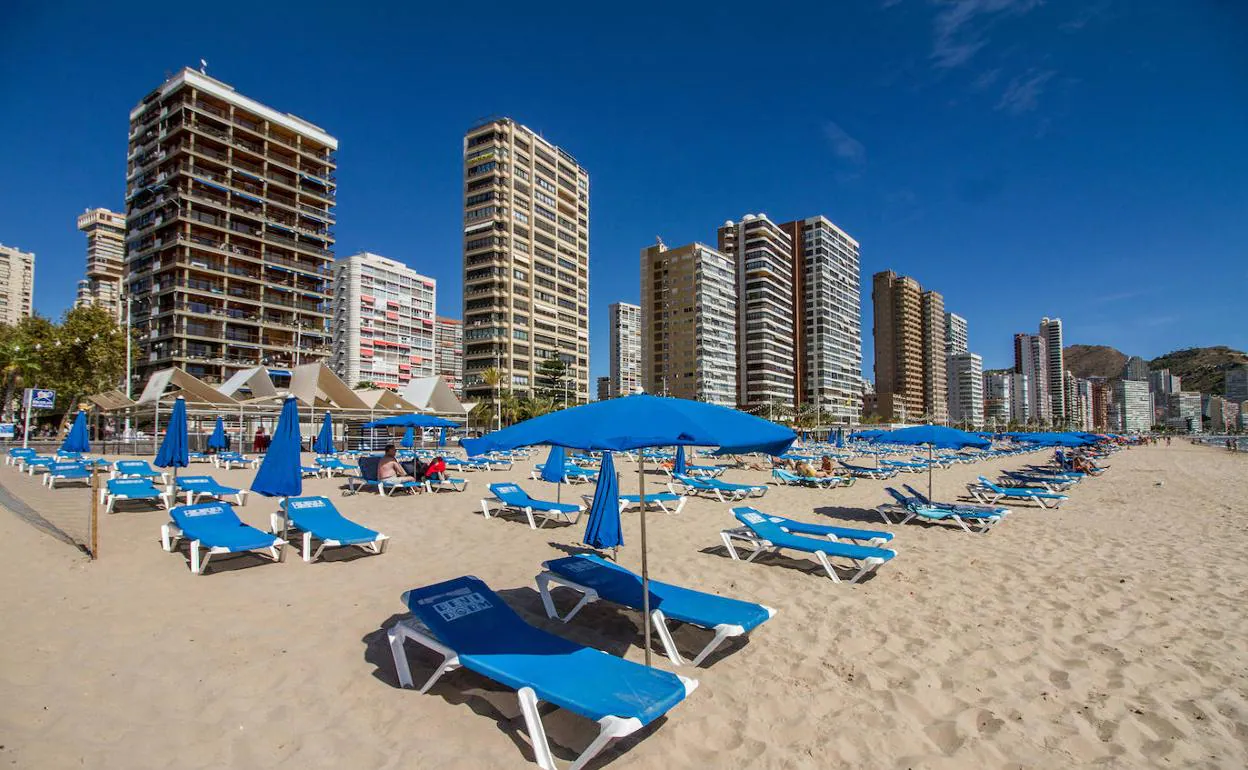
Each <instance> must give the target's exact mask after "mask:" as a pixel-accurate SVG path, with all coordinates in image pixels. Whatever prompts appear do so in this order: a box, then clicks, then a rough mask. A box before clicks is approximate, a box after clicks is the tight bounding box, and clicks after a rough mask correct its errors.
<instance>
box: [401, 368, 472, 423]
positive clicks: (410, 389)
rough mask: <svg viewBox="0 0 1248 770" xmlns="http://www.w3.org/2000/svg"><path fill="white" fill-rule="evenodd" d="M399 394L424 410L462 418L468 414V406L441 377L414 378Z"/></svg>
mask: <svg viewBox="0 0 1248 770" xmlns="http://www.w3.org/2000/svg"><path fill="white" fill-rule="evenodd" d="M399 395H401V396H402V397H403V398H404V400H406V401H409V402H410V403H412V404H415V405H416V408H417V409H419V410H421V411H423V412H434V413H436V414H444V415H447V416H450V417H460V418H462V417H463V416H464V415H466V414H468V407H466V406H464V404H463V402H461V401H460V400H459V399H458V398H456V397H455V392H454V391H452V390H451V386H450V385H447V384H446V381H445V380H443V379H442V378H441V377H421V378H420V379H416V380H412V381H411V382H409V383H407V385H406V387H404V388H403V389H402V390H400V391H399Z"/></svg>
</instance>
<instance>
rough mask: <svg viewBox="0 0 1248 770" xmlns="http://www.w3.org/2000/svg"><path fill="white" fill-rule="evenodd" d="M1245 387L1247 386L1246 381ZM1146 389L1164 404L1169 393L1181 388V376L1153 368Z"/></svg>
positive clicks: (1176, 391)
mask: <svg viewBox="0 0 1248 770" xmlns="http://www.w3.org/2000/svg"><path fill="white" fill-rule="evenodd" d="M1246 371H1248V368H1246ZM1245 387H1248V383H1246V384H1245ZM1148 389H1149V390H1150V391H1152V393H1153V396H1154V397H1155V400H1156V401H1157V402H1159V403H1162V404H1165V403H1168V402H1169V398H1170V394H1171V393H1178V392H1179V391H1180V390H1183V378H1182V377H1180V376H1179V375H1177V374H1171V373H1170V370H1169V369H1154V370H1152V371H1150V372H1149V373H1148ZM1246 398H1248V396H1246Z"/></svg>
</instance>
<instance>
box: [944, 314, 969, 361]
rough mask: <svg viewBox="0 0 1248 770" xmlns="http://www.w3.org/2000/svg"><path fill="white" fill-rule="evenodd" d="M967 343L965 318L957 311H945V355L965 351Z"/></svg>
mask: <svg viewBox="0 0 1248 770" xmlns="http://www.w3.org/2000/svg"><path fill="white" fill-rule="evenodd" d="M968 344H969V335H968V334H967V327H966V319H965V318H963V317H962V316H960V315H958V314H957V313H950V312H949V311H945V355H953V354H954V353H965V352H966V351H967V350H968V348H967V345H968Z"/></svg>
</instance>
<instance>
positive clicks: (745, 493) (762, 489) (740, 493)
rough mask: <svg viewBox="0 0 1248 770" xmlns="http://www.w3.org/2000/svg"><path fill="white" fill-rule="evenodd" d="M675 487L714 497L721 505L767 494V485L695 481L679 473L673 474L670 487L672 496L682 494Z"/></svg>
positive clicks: (706, 480)
mask: <svg viewBox="0 0 1248 770" xmlns="http://www.w3.org/2000/svg"><path fill="white" fill-rule="evenodd" d="M673 485H679V486H680V487H681V488H682V489H683V491H685V492H688V493H691V494H696V495H713V496H714V497H715V499H717V500H719V501H720V502H721V503H729V502H733V501H736V500H740V499H742V498H746V497H762V496H763V495H765V494H767V486H766V485H765V484H732V483H730V482H727V481H720V480H719V479H695V478H694V477H692V476H685V475H682V474H679V473H674V474H672V481H671V483H670V484H669V485H668V487H669V489H671V492H672V494H680V493H679V492H677V490H676V488H675V486H673Z"/></svg>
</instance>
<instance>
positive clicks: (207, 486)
mask: <svg viewBox="0 0 1248 770" xmlns="http://www.w3.org/2000/svg"><path fill="white" fill-rule="evenodd" d="M177 491H178V492H179V493H182V492H185V493H186V504H187V505H192V504H194V503H195V502H197V501H200V500H203V499H204V498H206V497H211V498H213V499H215V500H224V499H225V498H227V497H233V498H234V502H235V503H236V504H238V505H246V503H247V490H246V489H235V488H234V487H227V486H225V485H223V484H218V483H217V480H216V479H214V478H213V477H212V476H179V477H178V490H177Z"/></svg>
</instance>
